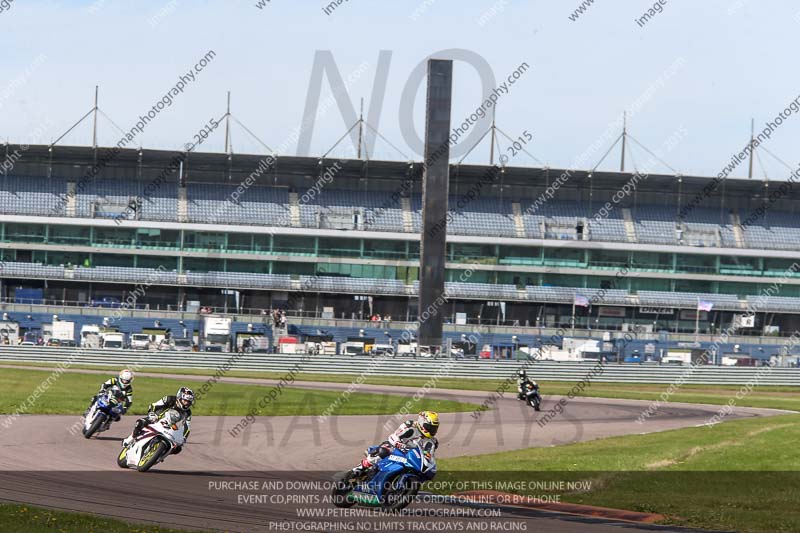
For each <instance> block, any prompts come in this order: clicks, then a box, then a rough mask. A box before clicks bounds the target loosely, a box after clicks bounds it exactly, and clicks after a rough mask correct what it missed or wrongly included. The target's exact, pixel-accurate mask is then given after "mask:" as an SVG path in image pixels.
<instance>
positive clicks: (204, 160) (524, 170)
mask: <svg viewBox="0 0 800 533" xmlns="http://www.w3.org/2000/svg"><path fill="white" fill-rule="evenodd" d="M15 150H18V151H19V153H21V154H22V157H21V158H20V160H19V161H18V162H17V163H16V166H15V170H16V173H17V174H22V175H48V176H49V175H54V176H62V177H68V178H69V177H74V178H80V177H81V176H83V175H85V174H86V173H87V172H89V169H90V168H91V167H92V165H94V164H95V163H96V162H98V161H102V160H103V159H104V158H105V159H109V158H110V161H109V162H108V163H107V164H106V165H104V166H103V168H102V170H101V172H100V173H99V176H101V177H106V178H123V179H137V178H139V179H151V178H152V177H155V176H156V175H157V174H158V172H160V171H161V170H163V169H164V168H166V167H168V166H169V164H170V162H171V161H173V160H174V159H175V158H181V157H182V156H184V155H185V154H186V153H185V152H182V151H177V150H175V151H172V150H148V149H142V150H138V149H122V150H119V151H118V153H117V154H116V155H113V153H112V148H106V147H99V148H97V149H96V150H95V149H94V148H92V147H83V146H54V147H52V148H51V147H50V146H48V145H30V146H23V145H15V144H7V145H6V146H5V150H4V152H5V154H11V153H14V151H15ZM265 157H266V155H257V154H232V155H230V156H229V155H228V154H224V153H207V152H191V153H190V154H189V155H188V165H186V167H185V168H186V169H187V179H188V180H189V181H204V182H212V183H213V182H223V181H241V180H243V179H244V178H246V177H247V175H249V174H250V173H251V172H253V170H254V169H255V168H257V167H258V165H259V163H260V162H261V161H262V160H263V159H264V158H265ZM276 159H277V163H276V168H275V169H271V171H270V173H269V174H270V175H272V173H274V172H275V171H277V173H278V174H279V175H280V177H281V178H291V177H297V178H305V179H316V178H317V177H318V176H319V175H320V158H318V157H296V156H277V157H276ZM335 160H336V158H327V159H325V166H328V165H330V164H332V163H333V162H334V161H335ZM140 162H141V173H140V172H139V170H140V168H139V165H140ZM340 164H341V166H342V169H341V170H340V171H339V172H338V173H337V175H336V177H335V180H336V181H343V182H347V181H351V180H361V179H365V178H368V179H369V180H370V182H371V183H375V184H378V183H380V181H382V180H386V182H387V185H388V184H389V183H388V182H395V183H396V182H397V179H398V177H399V176H406V175H408V174H409V173H410V172H411V171H412V170H413V171H414V172H416V173H417V176H418V173H419V171H420V169H421V161H414V162H410V161H374V160H371V161H365V160H357V159H350V160H340ZM412 165H413V166H412ZM491 168H492V167H491V166H489V165H457V164H452V165H451V177H450V179H451V182H453V181H457V182H458V183H459V184H461V185H468V184H470V183H476V182H478V181H479V180H480V179H481V178H482V177H483V176H485V175H486V174H487V173H488V172H490V171H491ZM565 172H569V180H568V181H567V182H566V183H565V184H564V185H563V186H562V187H561V188H564V189H589V188H590V187H591V188H593V189H595V190H598V191H600V190H611V191H613V190H617V189H619V188H621V187H622V186H623V185H625V183H627V182H628V181H629V180H630V179H631V177H632V175H633V173H632V172H607V171H595V172H593V173H592V172H590V171H588V170H571V171H567V170H565V169H558V168H547V167H514V166H508V167H505V168H504V169H503V173H502V176H501V178H500V179H501V180H502V183H503V184H504V185H507V186H522V187H536V188H542V187H546V186H547V185H549V184H551V183H553V181H554V180H556V179H557V178H558V177H559V176H561V175H562V174H564V173H565ZM170 179H171V180H176V179H177V177H176V176H172V177H171V178H170ZM417 179H418V178H417ZM679 180H680V189H681V192H682V193H683V194H685V195H690V194H695V193H697V192H700V191H702V189H703V188H704V187H706V186H707V185H708V184H709V183H710V182H711V180H712V178H711V177H704V176H681V177H680V178H678V177H677V176H675V175H666V174H651V175H649V176H648V178H647V179H646V180H640V181H639V183H638V184H637V190H639V191H651V192H667V191H669V192H677V188H678V186H679ZM765 186H769V185H768V183H767V182H765V181H763V180H753V179H743V178H728V179H726V180H725V181H724V182H723V184H722V185H720V187H719V190H718V191H717V193H719V194H724V195H725V196H726V197H729V198H732V197H735V198H748V199H758V198H761V197H763V196H764V195H765ZM776 186H777V184H775V183H773V184H772V188H773V189H774V188H775V187H776ZM717 193H715V194H714V196H717V195H718V194H717ZM784 198H785V200H793V199H800V191H797V190H794V191H791V190H790V191H789V192H788V194H787V195H786V196H785V197H784Z"/></svg>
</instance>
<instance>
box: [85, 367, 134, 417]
mask: <svg viewBox="0 0 800 533" xmlns="http://www.w3.org/2000/svg"><path fill="white" fill-rule="evenodd" d="M112 387H116V388H118V389H119V390H121V391H122V393H123V394H125V403H124V405H123V406H122V414H125V413H126V412H127V411H128V409H130V407H131V404H133V372H131V371H130V370H129V369H127V368H123V369H122V370H120V371H119V375H118V376H117V377H113V378H109V379H107V380H106V381H104V382H103V384H102V385H100V390H99V391H97V394H95V395H94V396H92V401H91V402H89V407H87V408H86V411H85V412H84V416H86V414H87V413H88V412H89V409H91V408H92V405H94V402H96V401H97V396H98V395H100V394H102V393H103V392H105V391H107V390H108V389H110V388H112ZM114 422H119V417H117V418H116V419H115V420H114Z"/></svg>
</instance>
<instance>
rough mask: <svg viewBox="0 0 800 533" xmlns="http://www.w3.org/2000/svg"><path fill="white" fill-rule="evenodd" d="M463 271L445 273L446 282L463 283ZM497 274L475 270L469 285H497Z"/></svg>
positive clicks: (453, 270) (447, 271)
mask: <svg viewBox="0 0 800 533" xmlns="http://www.w3.org/2000/svg"><path fill="white" fill-rule="evenodd" d="M463 274H464V271H463V270H456V269H447V270H446V271H445V278H444V279H445V280H447V281H462V282H463ZM495 274H496V273H495V272H494V271H492V270H475V271H474V272H472V275H471V276H470V278H469V283H497V276H496V275H495Z"/></svg>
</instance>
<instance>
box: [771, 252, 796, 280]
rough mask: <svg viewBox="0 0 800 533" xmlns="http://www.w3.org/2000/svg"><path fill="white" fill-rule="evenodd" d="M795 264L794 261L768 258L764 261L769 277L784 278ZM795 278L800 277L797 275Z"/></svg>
mask: <svg viewBox="0 0 800 533" xmlns="http://www.w3.org/2000/svg"><path fill="white" fill-rule="evenodd" d="M794 263H795V260H794V259H777V258H772V257H767V258H765V259H764V273H765V274H767V275H779V276H783V275H784V274H785V273H786V271H787V270H788V269H789V267H791V266H792V265H793V264H794ZM794 276H800V274H797V273H795V274H794Z"/></svg>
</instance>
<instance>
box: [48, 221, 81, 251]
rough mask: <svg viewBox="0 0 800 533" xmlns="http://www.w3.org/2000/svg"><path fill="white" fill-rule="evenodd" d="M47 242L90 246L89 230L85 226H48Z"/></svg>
mask: <svg viewBox="0 0 800 533" xmlns="http://www.w3.org/2000/svg"><path fill="white" fill-rule="evenodd" d="M47 242H49V243H52V244H72V245H75V246H88V245H89V244H91V230H90V229H89V227H87V226H59V225H53V226H50V230H49V234H48V237H47Z"/></svg>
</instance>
